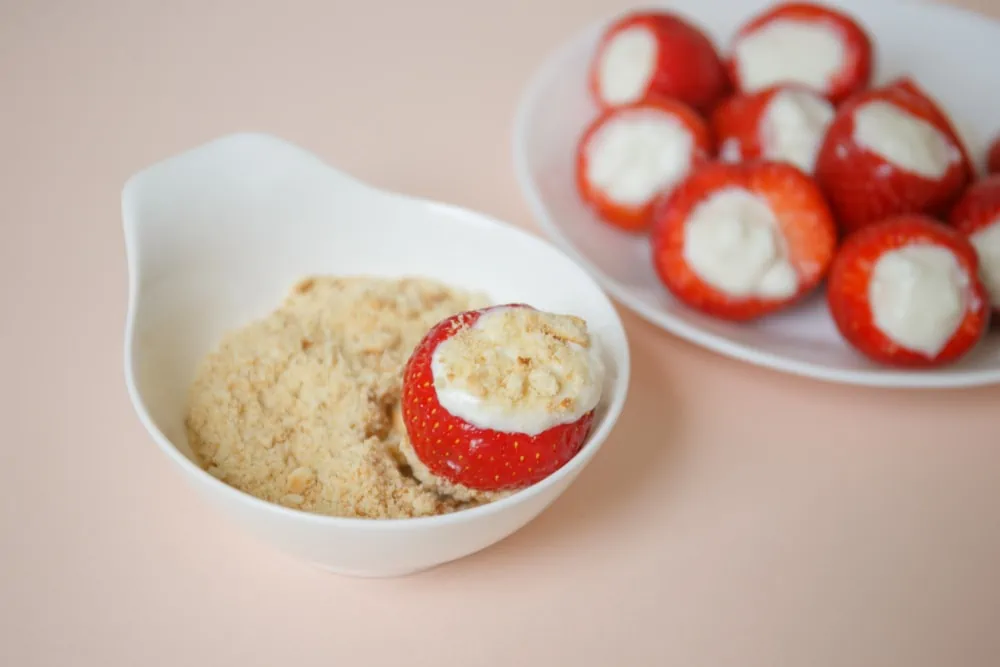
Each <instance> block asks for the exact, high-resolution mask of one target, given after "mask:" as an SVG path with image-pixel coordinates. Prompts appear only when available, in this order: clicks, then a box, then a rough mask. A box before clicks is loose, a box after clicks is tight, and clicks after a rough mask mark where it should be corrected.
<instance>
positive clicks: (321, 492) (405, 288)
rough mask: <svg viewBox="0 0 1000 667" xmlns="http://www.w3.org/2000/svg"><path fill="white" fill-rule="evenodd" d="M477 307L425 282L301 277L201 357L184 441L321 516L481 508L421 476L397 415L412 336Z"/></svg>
mask: <svg viewBox="0 0 1000 667" xmlns="http://www.w3.org/2000/svg"><path fill="white" fill-rule="evenodd" d="M485 305H487V300H486V298H485V297H484V296H482V295H474V294H468V293H464V292H461V291H457V290H453V289H451V288H449V287H447V286H445V285H441V284H438V283H436V282H432V281H428V280H422V279H403V280H392V279H378V278H368V277H355V278H330V277H310V278H307V279H305V280H302V281H300V282H299V283H298V284H297V285H296V286H295V287H294V288H293V289H292V290H291V293H290V294H289V296H288V297H287V298H286V300H285V301H284V303H282V304H281V305H280V307H279V308H277V309H276V310H275V311H274V312H273V313H271V314H270V315H268V316H267V317H264V318H263V319H261V320H258V321H256V322H253V323H251V324H249V325H247V326H246V327H244V328H242V329H240V330H238V331H234V332H231V333H230V334H228V335H227V336H225V337H224V339H223V340H222V341H221V344H220V345H219V347H218V349H216V350H215V351H213V352H212V353H211V354H209V355H208V356H207V358H206V359H205V360H204V361H203V362H202V364H201V365H200V367H199V369H198V371H197V375H196V379H195V381H194V383H193V384H192V387H191V390H190V395H189V404H188V410H187V420H186V422H187V430H188V437H189V440H190V443H191V446H192V449H193V450H194V452H195V453H196V455H197V456H198V458H199V459H200V460H201V462H202V464H203V465H204V467H205V468H206V469H207V470H208V471H209V473H210V474H212V475H213V476H215V477H217V478H219V479H221V480H222V481H224V482H226V483H227V484H230V485H231V486H234V487H235V488H237V489H240V490H242V491H244V492H246V493H249V494H251V495H254V496H256V497H258V498H262V499H264V500H267V501H270V502H274V503H278V504H281V505H284V506H286V507H293V508H295V509H300V510H304V511H308V512H314V513H318V514H327V515H332V516H345V517H364V518H405V517H416V516H427V515H433V514H442V513H447V512H453V511H456V510H459V509H462V508H464V507H468V506H470V505H474V504H480V503H482V502H487V501H488V500H489V498H488V497H486V496H484V495H482V494H476V493H474V492H470V493H468V494H463V495H462V497H457V496H449V495H447V494H446V493H443V491H444V490H443V489H439V488H438V487H436V486H430V487H429V486H426V485H424V484H422V483H421V482H420V481H419V480H418V479H416V478H415V477H414V476H413V475H412V474H411V472H410V466H408V465H406V464H405V460H406V459H405V458H403V457H402V455H401V454H400V443H401V441H402V439H403V435H404V433H405V429H403V428H402V427H401V426H402V425H401V423H399V422H397V421H394V419H393V413H394V411H397V410H398V407H397V406H398V403H399V397H400V391H401V388H400V385H401V382H402V370H403V366H404V364H405V363H406V361H407V359H408V358H409V356H410V353H411V352H412V351H413V349H414V347H416V345H417V343H419V342H420V339H421V338H422V337H423V336H424V335H425V334H426V333H427V331H428V330H429V329H430V328H431V327H432V326H434V325H435V324H437V323H438V322H440V321H441V320H443V319H445V318H447V317H450V316H451V315H454V314H456V313H459V312H462V311H465V310H471V309H476V308H481V307H483V306H485Z"/></svg>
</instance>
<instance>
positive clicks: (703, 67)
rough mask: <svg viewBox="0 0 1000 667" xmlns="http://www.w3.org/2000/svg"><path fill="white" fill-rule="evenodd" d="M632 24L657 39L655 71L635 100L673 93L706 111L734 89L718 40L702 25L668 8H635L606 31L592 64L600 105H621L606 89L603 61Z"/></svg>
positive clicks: (592, 80) (592, 84)
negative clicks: (610, 99)
mask: <svg viewBox="0 0 1000 667" xmlns="http://www.w3.org/2000/svg"><path fill="white" fill-rule="evenodd" d="M631 28H644V29H646V30H648V31H649V33H650V34H651V35H652V36H653V37H654V39H655V41H656V55H655V64H654V66H653V74H652V76H651V77H650V79H649V82H648V84H647V86H646V89H645V91H644V92H643V93H642V94H641V96H640V97H639V98H638V99H635V100H630V101H628V102H627V103H628V104H632V103H635V102H640V101H642V100H645V99H647V98H648V97H652V96H657V97H672V98H674V99H677V100H680V101H682V102H684V103H685V104H688V105H689V106H691V107H692V108H694V109H696V110H698V111H702V112H707V111H709V110H710V109H711V108H712V107H713V106H714V105H715V104H716V103H717V102H718V101H719V100H720V99H722V98H723V97H724V96H725V95H726V93H727V92H728V90H729V80H728V78H727V76H726V70H725V68H724V66H723V64H722V60H721V58H720V57H719V54H718V51H716V48H715V45H714V44H713V43H712V41H711V40H710V39H709V38H708V36H707V35H705V33H704V32H702V31H701V30H700V29H699V28H698V27H696V26H695V25H693V24H692V23H690V22H689V21H686V20H684V19H682V18H681V17H680V16H677V15H675V14H671V13H669V12H655V11H647V12H634V13H630V14H627V15H625V16H622V17H621V18H619V19H618V20H617V21H615V22H614V23H613V24H612V25H611V26H610V27H609V28H608V29H607V30H606V31H605V33H604V35H603V36H602V38H601V41H600V43H599V44H598V47H597V51H596V53H595V56H594V58H593V61H592V62H591V66H590V74H589V80H590V91H591V94H592V96H593V98H594V100H595V101H596V102H597V104H598V105H599V106H600V107H601V108H608V107H610V106H617V105H616V104H612V103H609V102H608V101H607V100H606V99H605V98H604V96H603V95H602V94H601V62H602V59H603V58H604V57H605V53H606V49H607V47H608V45H609V43H610V42H611V41H612V40H613V39H614V38H615V37H616V36H617V35H619V34H620V33H622V32H623V31H625V30H629V29H631Z"/></svg>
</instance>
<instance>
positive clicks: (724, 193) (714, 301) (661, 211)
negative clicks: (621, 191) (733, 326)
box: [652, 162, 837, 321]
mask: <svg viewBox="0 0 1000 667" xmlns="http://www.w3.org/2000/svg"><path fill="white" fill-rule="evenodd" d="M836 245H837V229H836V225H835V223H834V220H833V216H832V215H831V213H830V209H829V207H828V206H827V204H826V202H825V201H824V199H823V195H822V194H821V193H820V191H819V188H817V187H816V185H815V184H814V183H813V181H812V179H810V178H809V177H808V176H806V175H805V174H804V173H802V171H801V170H799V169H797V168H796V167H793V166H791V165H789V164H785V163H780V162H747V163H742V164H726V163H713V164H710V165H708V166H705V167H703V168H701V169H699V170H698V171H696V172H695V173H693V174H692V175H691V176H690V177H689V178H688V179H687V180H686V181H684V183H682V184H681V185H680V186H678V187H677V188H676V189H675V190H674V192H673V194H672V195H671V196H670V197H668V198H666V199H665V200H664V201H663V202H662V205H661V206H659V207H658V208H657V211H656V214H655V216H654V227H653V233H652V249H653V264H654V267H655V269H656V272H657V275H658V276H659V277H660V279H661V280H662V281H663V284H664V285H665V286H666V287H667V289H668V290H669V291H670V292H671V293H672V294H673V295H674V296H675V297H676V298H677V299H679V300H680V301H681V302H683V303H685V304H687V305H688V306H690V307H692V308H694V309H696V310H699V311H701V312H703V313H706V314H708V315H712V316H714V317H718V318H721V319H726V320H733V321H743V320H752V319H755V318H759V317H762V316H764V315H767V314H769V313H773V312H775V311H777V310H780V309H782V308H785V307H787V306H789V305H790V304H792V303H794V302H796V301H798V300H799V299H801V298H802V297H803V296H804V295H806V294H808V293H809V292H810V291H812V290H813V289H814V288H815V287H816V286H817V285H818V284H819V283H820V281H821V280H822V279H823V277H824V276H825V275H826V272H827V269H828V267H829V265H830V262H831V260H832V259H833V255H834V251H835V249H836Z"/></svg>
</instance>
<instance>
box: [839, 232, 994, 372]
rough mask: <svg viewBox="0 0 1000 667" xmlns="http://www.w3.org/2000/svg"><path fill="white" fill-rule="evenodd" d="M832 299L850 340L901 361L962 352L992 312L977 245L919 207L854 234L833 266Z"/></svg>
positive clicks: (947, 358) (891, 361) (920, 363)
mask: <svg viewBox="0 0 1000 667" xmlns="http://www.w3.org/2000/svg"><path fill="white" fill-rule="evenodd" d="M827 300H828V303H829V306H830V314H831V315H832V316H833V321H834V322H835V323H836V325H837V328H838V329H839V330H840V333H841V334H842V335H843V336H844V338H845V339H846V340H847V342H848V343H850V345H851V346H853V347H854V348H855V349H857V350H858V351H859V352H861V353H862V354H864V355H865V356H867V357H869V358H870V359H872V360H874V361H877V362H879V363H882V364H886V365H892V366H902V367H930V366H940V365H943V364H947V363H950V362H952V361H955V360H957V359H959V358H960V357H962V356H963V355H965V354H966V353H967V352H969V350H971V349H972V348H973V347H975V345H976V344H977V343H978V342H979V340H980V339H981V338H982V337H983V334H984V332H985V331H986V328H987V326H988V324H989V316H990V310H989V308H988V306H987V298H986V290H985V288H984V287H983V284H982V282H981V281H980V279H979V277H978V261H977V259H976V251H975V250H974V249H973V247H972V246H971V245H970V244H969V242H968V241H967V240H966V239H965V237H963V236H962V235H961V234H960V233H959V232H957V231H955V230H954V229H951V228H949V227H946V226H945V225H943V224H940V223H938V222H936V221H935V220H934V219H932V218H929V217H926V216H921V215H903V216H898V217H894V218H890V219H888V220H886V221H883V222H880V223H878V224H875V225H870V226H868V227H865V228H864V229H861V230H859V231H857V232H855V233H854V234H852V235H851V236H849V237H848V238H847V240H846V241H844V244H843V246H842V247H841V249H840V252H839V253H838V254H837V257H836V259H835V260H834V262H833V266H832V267H831V269H830V276H829V279H828V281H827Z"/></svg>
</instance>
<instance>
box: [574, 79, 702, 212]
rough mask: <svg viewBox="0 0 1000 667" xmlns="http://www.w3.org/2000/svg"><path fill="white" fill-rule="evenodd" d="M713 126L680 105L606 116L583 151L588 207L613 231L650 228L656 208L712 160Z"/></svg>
mask: <svg viewBox="0 0 1000 667" xmlns="http://www.w3.org/2000/svg"><path fill="white" fill-rule="evenodd" d="M711 151H712V142H711V135H710V133H709V130H708V125H707V124H706V123H705V121H704V120H702V119H701V117H700V116H699V115H698V114H697V113H695V112H694V110H692V109H691V108H690V107H688V106H687V105H685V104H683V103H682V102H678V101H676V100H667V99H650V100H646V101H645V102H640V103H638V104H633V105H630V106H624V107H618V108H616V109H609V110H608V111H605V112H604V113H603V114H601V116H600V117H598V118H597V120H595V121H594V122H593V123H592V124H591V125H590V127H589V128H587V130H586V132H585V133H584V135H583V137H582V138H581V139H580V143H579V146H578V147H577V158H576V182H577V189H578V191H579V193H580V196H581V197H582V198H583V201H584V202H585V203H586V204H587V205H588V206H589V207H590V208H591V209H593V210H594V211H595V212H596V213H597V215H598V216H599V217H600V219H601V220H602V221H604V222H606V223H608V224H609V225H612V226H614V227H617V228H619V229H623V230H626V231H630V232H639V231H642V230H645V229H646V228H647V227H648V226H649V221H650V214H651V212H652V207H653V204H654V202H655V201H656V199H657V198H658V197H660V196H661V195H663V194H665V193H667V192H669V191H670V190H671V189H672V188H673V187H674V185H676V184H677V183H678V182H679V181H681V180H683V178H684V177H685V176H687V174H688V172H689V171H690V170H691V169H692V168H694V167H697V166H698V165H700V164H702V163H704V162H705V161H707V160H708V159H709V155H710V154H711Z"/></svg>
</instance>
